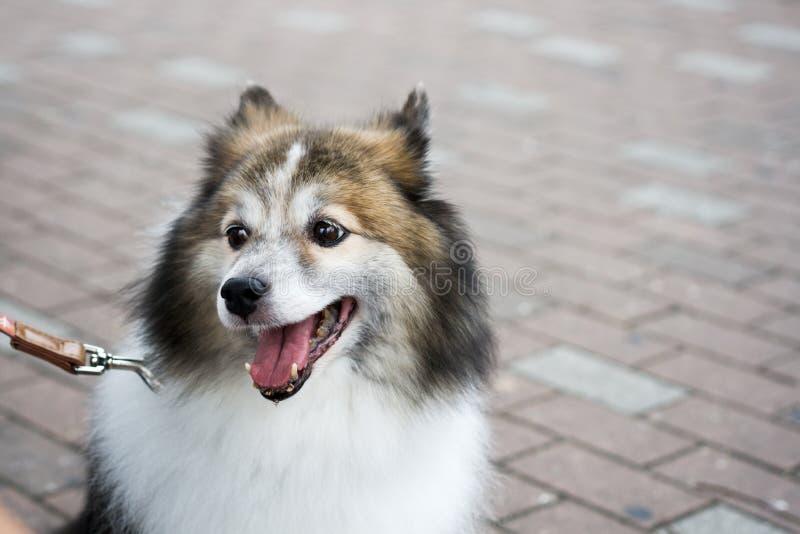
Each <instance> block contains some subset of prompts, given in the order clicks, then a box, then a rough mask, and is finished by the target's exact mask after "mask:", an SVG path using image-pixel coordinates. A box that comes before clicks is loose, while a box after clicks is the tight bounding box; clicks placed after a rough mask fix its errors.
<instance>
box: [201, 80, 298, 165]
mask: <svg viewBox="0 0 800 534" xmlns="http://www.w3.org/2000/svg"><path fill="white" fill-rule="evenodd" d="M299 123H300V121H299V120H298V118H297V117H296V116H295V115H293V114H292V113H290V112H288V111H286V110H285V109H284V108H282V107H281V106H279V105H278V103H277V102H275V99H274V98H272V95H271V94H270V93H269V91H267V90H266V89H264V88H263V87H261V86H260V85H255V84H248V86H247V88H246V89H245V90H244V92H242V94H241V96H240V97H239V108H238V109H237V110H236V112H235V113H233V114H232V115H231V116H230V117H229V118H228V120H227V121H226V122H225V125H224V126H221V127H219V128H216V129H214V131H213V132H211V134H210V135H209V136H208V138H207V145H206V146H207V153H208V154H207V157H206V166H207V168H208V170H209V172H210V174H211V176H215V177H217V178H219V177H221V176H223V175H224V174H225V173H227V172H228V171H229V170H230V169H232V168H233V167H234V166H235V165H236V163H237V162H238V161H239V160H241V159H242V157H243V156H244V155H245V154H246V153H247V152H248V151H249V150H250V149H251V148H253V146H254V145H255V144H256V143H257V142H258V140H259V139H260V138H262V137H263V136H264V134H267V133H269V131H270V130H272V129H274V128H276V127H278V126H285V125H289V124H299Z"/></svg>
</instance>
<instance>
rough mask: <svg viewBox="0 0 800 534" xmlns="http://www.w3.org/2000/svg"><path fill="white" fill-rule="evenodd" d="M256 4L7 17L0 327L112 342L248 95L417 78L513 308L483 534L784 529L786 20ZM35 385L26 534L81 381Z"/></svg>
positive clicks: (795, 484)
mask: <svg viewBox="0 0 800 534" xmlns="http://www.w3.org/2000/svg"><path fill="white" fill-rule="evenodd" d="M269 4H270V3H269V2H256V1H243V0H227V1H225V2H214V1H211V0H191V1H190V0H175V1H172V2H163V1H158V2H157V1H155V0H136V1H133V0H129V1H123V0H68V1H67V0H63V1H61V2H59V1H55V0H53V1H44V0H5V1H4V2H3V6H2V7H1V8H0V14H1V16H0V43H2V45H1V46H0V191H2V192H3V193H2V194H0V228H2V232H0V310H2V311H6V312H9V313H10V314H13V315H17V316H19V317H20V318H24V319H28V320H30V321H32V322H34V324H39V325H41V326H44V327H50V328H53V329H54V330H56V331H59V332H63V333H67V334H73V335H79V336H82V337H84V339H86V340H91V341H94V342H96V343H98V344H108V345H110V346H113V344H114V342H115V341H117V340H118V339H119V338H120V336H121V332H122V328H121V325H120V322H119V318H120V317H121V313H120V310H119V307H120V305H119V303H120V302H121V301H122V300H121V298H120V293H119V291H118V290H119V288H120V287H121V286H122V285H123V284H125V283H126V282H128V281H130V280H131V279H133V278H134V277H136V276H137V274H140V273H141V272H142V271H141V270H140V266H141V265H142V264H143V263H144V262H145V261H146V258H147V254H148V251H149V250H151V245H150V237H149V235H150V234H148V232H149V231H150V229H151V228H152V227H153V226H154V225H157V224H158V223H160V222H161V221H163V219H164V217H166V216H168V215H169V213H171V212H172V206H173V204H172V201H173V200H174V199H178V200H180V199H182V198H184V197H185V195H186V193H187V191H188V190H189V187H190V186H191V184H192V181H193V180H194V179H195V177H196V176H197V175H198V172H199V170H198V169H199V164H198V159H199V157H200V137H199V135H198V132H200V131H202V130H204V129H205V128H207V125H208V124H209V123H210V122H211V121H216V120H218V119H219V118H220V117H221V116H222V114H224V113H227V112H228V111H229V110H231V109H232V106H233V105H234V103H235V99H236V96H237V91H238V87H239V86H240V85H241V83H242V81H243V80H246V79H248V78H250V79H255V80H259V81H260V82H262V83H264V84H265V85H267V86H268V87H269V88H270V89H271V90H272V92H273V93H274V95H275V96H276V97H277V98H278V99H279V100H281V101H282V102H283V103H285V104H287V105H289V106H291V107H294V108H295V109H298V110H300V111H302V112H303V113H304V115H306V116H308V117H320V118H321V119H323V120H338V119H342V118H353V119H356V118H360V117H363V116H364V114H365V112H366V111H369V108H371V107H372V108H377V107H378V106H380V105H399V104H400V102H401V101H402V99H403V97H404V95H405V94H406V92H407V91H408V89H410V88H411V87H413V86H414V85H415V84H416V82H417V81H418V80H420V79H422V80H424V81H425V84H426V86H427V88H428V91H429V94H430V96H431V99H432V102H433V106H434V111H435V115H434V127H435V148H434V154H433V157H434V162H435V165H436V167H437V169H439V170H440V179H439V184H440V190H441V191H442V192H443V194H444V195H445V196H447V197H450V198H452V199H453V200H455V201H456V202H458V203H459V204H460V205H461V206H462V207H463V208H464V212H465V214H466V217H467V219H468V221H469V223H470V225H471V226H472V228H473V230H474V232H475V235H476V239H477V245H478V251H479V254H480V258H481V259H482V262H483V264H484V265H486V266H489V267H501V268H503V269H504V270H505V272H508V273H522V275H520V276H519V277H518V278H519V280H517V281H518V282H519V284H522V285H524V287H525V291H519V290H518V291H510V292H509V293H507V294H502V293H503V292H502V291H500V290H498V291H496V293H497V295H496V296H495V297H494V301H495V309H496V317H497V323H498V325H499V331H500V334H501V338H502V370H501V373H500V375H499V377H498V381H497V397H496V399H495V402H494V404H493V420H494V426H495V430H496V437H497V440H496V442H497V443H496V447H495V450H494V458H495V460H496V462H497V465H498V467H499V469H500V471H501V472H502V473H503V474H504V481H505V484H504V487H503V489H502V490H498V499H497V500H498V504H497V507H496V509H497V517H498V519H497V521H496V522H495V523H493V524H492V525H491V526H490V527H489V528H488V530H489V531H491V532H496V533H500V532H504V533H509V532H516V533H545V532H548V533H559V534H560V533H566V534H569V533H587V532H591V533H629V532H652V531H656V532H661V533H680V534H697V533H735V534H755V533H758V534H765V533H770V534H777V533H783V532H792V531H798V530H800V480H799V479H798V476H799V473H798V466H800V387H799V386H798V384H799V383H800V351H799V350H798V348H799V347H800V233H798V224H799V223H800V4H799V3H797V2H794V1H790V0H782V1H781V0H647V1H642V0H604V1H602V2H593V1H591V0H536V1H522V0H503V1H502V2H497V3H490V2H486V3H481V2H478V1H470V2H452V1H449V2H447V1H446V2H423V1H420V0H409V1H405V2H402V3H393V2H388V1H386V0H383V1H381V0H379V1H376V2H369V3H366V2H356V1H354V0H336V1H329V2H319V1H317V2H310V3H300V4H296V3H286V5H284V6H278V5H274V6H273V5H269ZM365 106H367V107H366V108H365ZM11 193H13V195H14V196H13V198H12V195H11ZM515 287H517V286H515ZM517 289H519V287H517ZM523 293H524V294H523ZM35 363H36V362H29V361H22V360H21V359H20V358H18V357H15V356H14V355H11V354H10V353H7V352H3V354H2V355H1V356H0V499H2V501H3V502H5V503H6V504H7V505H9V506H10V507H11V508H13V509H14V510H16V511H17V512H18V513H19V514H20V515H22V516H23V517H24V518H25V519H26V520H27V521H28V522H29V524H31V525H32V526H33V527H34V528H35V529H37V530H40V531H46V530H47V529H49V528H50V527H52V526H54V525H57V524H60V523H62V522H63V521H64V520H65V519H66V518H68V517H70V516H72V515H73V514H75V513H76V512H77V511H78V510H79V508H80V506H81V501H82V498H83V494H82V490H81V488H82V486H83V479H84V476H85V475H84V460H83V457H82V454H81V448H82V445H83V444H84V442H85V435H84V428H85V425H84V424H83V423H82V421H83V416H84V413H85V404H86V401H87V390H88V387H89V386H90V385H91V380H88V379H80V380H79V379H75V378H72V377H69V376H66V375H64V376H62V375H60V374H57V373H53V372H52V371H50V370H49V369H43V368H42V366H39V365H35Z"/></svg>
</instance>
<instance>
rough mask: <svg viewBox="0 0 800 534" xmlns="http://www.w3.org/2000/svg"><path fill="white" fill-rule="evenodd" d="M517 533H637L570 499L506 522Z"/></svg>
mask: <svg viewBox="0 0 800 534" xmlns="http://www.w3.org/2000/svg"><path fill="white" fill-rule="evenodd" d="M507 526H508V528H509V529H511V531H512V532H517V533H519V534H587V533H588V532H596V533H598V534H599V533H601V532H602V533H608V534H611V533H612V532H613V533H614V534H633V533H634V532H638V531H637V530H634V529H632V528H630V527H628V526H625V525H623V524H622V523H619V522H617V521H614V520H613V519H610V518H608V517H606V516H604V515H602V514H599V513H597V512H595V511H593V510H590V509H588V508H586V507H583V506H580V505H578V504H575V503H573V502H563V503H559V504H556V505H555V506H548V507H546V508H543V509H542V510H540V511H538V512H535V513H533V514H528V515H526V516H524V517H522V518H520V519H516V520H514V521H510V522H509V523H507Z"/></svg>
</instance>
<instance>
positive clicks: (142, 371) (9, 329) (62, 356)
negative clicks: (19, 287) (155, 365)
mask: <svg viewBox="0 0 800 534" xmlns="http://www.w3.org/2000/svg"><path fill="white" fill-rule="evenodd" d="M0 332H2V333H3V334H5V335H7V336H8V337H10V338H11V346H12V347H13V348H15V349H16V350H18V351H20V352H25V353H27V354H30V355H32V356H36V357H37V358H40V359H42V360H44V361H46V362H47V363H50V364H52V365H55V366H56V367H60V368H61V369H63V370H64V371H66V372H68V373H71V374H74V375H101V374H103V373H105V372H106V371H107V370H109V369H125V370H128V371H133V372H135V373H137V374H138V375H139V376H140V377H141V378H142V380H143V381H144V383H145V384H147V387H149V388H150V389H151V390H152V391H154V392H158V391H159V390H160V389H161V387H162V384H161V382H160V381H159V380H158V379H157V378H156V377H155V376H154V375H153V373H152V371H150V369H148V368H147V367H145V365H144V364H143V363H142V361H141V360H133V359H129V358H120V357H119V356H114V355H113V354H110V353H108V352H106V350H105V349H104V348H102V347H96V346H94V345H89V344H87V343H81V342H80V341H75V340H72V339H64V338H60V337H56V336H54V335H51V334H48V333H46V332H43V331H41V330H38V329H36V328H33V327H31V326H28V325H27V324H25V323H23V322H21V321H15V320H14V319H12V318H10V317H8V316H7V315H3V314H0Z"/></svg>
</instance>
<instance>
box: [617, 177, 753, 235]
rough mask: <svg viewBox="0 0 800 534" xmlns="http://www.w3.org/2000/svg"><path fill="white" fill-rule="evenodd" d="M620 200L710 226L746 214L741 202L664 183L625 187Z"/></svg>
mask: <svg viewBox="0 0 800 534" xmlns="http://www.w3.org/2000/svg"><path fill="white" fill-rule="evenodd" d="M620 200H621V202H622V203H623V204H624V205H628V206H634V207H637V208H644V209H650V210H653V211H655V212H657V213H660V214H663V215H675V216H678V217H685V218H688V219H691V220H694V221H697V222H699V223H702V224H708V225H712V226H719V225H723V224H728V223H732V222H736V221H740V220H742V219H744V218H745V217H747V207H746V206H745V205H744V204H741V203H738V202H731V201H729V200H726V199H723V198H719V197H712V196H709V195H705V194H701V193H696V192H694V191H690V190H688V189H683V188H679V187H674V186H670V185H664V184H656V183H653V184H649V185H644V186H640V187H635V188H633V189H629V190H628V191H626V192H625V193H624V194H623V195H622V197H621V199H620Z"/></svg>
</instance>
